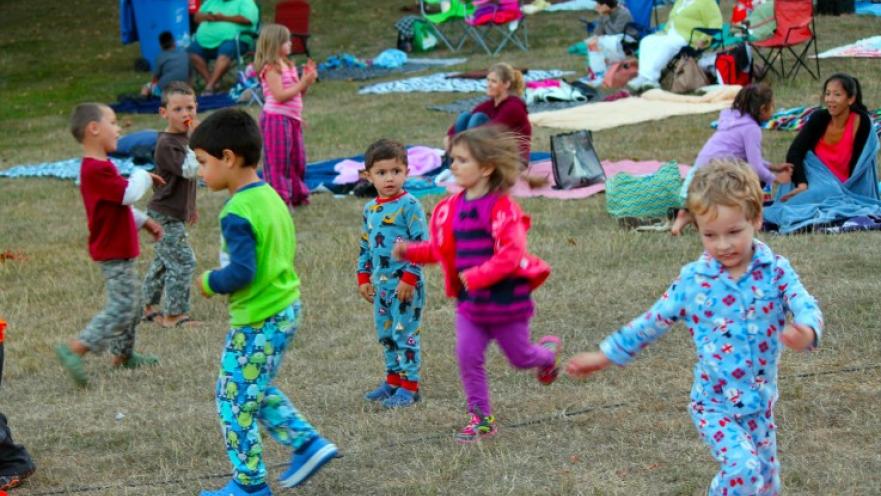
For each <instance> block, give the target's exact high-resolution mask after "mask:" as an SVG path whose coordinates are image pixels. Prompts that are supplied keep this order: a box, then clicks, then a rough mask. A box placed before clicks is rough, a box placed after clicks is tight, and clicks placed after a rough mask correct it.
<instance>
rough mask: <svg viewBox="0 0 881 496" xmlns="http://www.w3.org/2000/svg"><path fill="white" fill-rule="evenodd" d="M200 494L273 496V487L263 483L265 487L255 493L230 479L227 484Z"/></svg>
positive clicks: (215, 495) (201, 495)
mask: <svg viewBox="0 0 881 496" xmlns="http://www.w3.org/2000/svg"><path fill="white" fill-rule="evenodd" d="M199 496H272V489H269V485H268V484H263V488H261V489H260V490H258V491H255V492H253V493H249V492H248V491H245V490H244V489H242V486H240V485H238V483H236V481H234V480H230V481H229V482H228V483H227V484H226V485H225V486H223V487H221V488H220V489H218V490H216V491H204V490H203V491H202V492H200V493H199Z"/></svg>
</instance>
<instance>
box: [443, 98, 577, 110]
mask: <svg viewBox="0 0 881 496" xmlns="http://www.w3.org/2000/svg"><path fill="white" fill-rule="evenodd" d="M485 101H486V96H476V97H474V98H465V99H463V100H456V101H455V102H450V103H442V104H438V105H430V106H429V107H428V109H429V110H437V111H438V112H447V113H450V114H461V113H462V112H470V111H471V109H473V108H474V107H476V106H477V104H479V103H483V102H485ZM578 105H584V102H536V103H532V104H529V105H527V106H526V109H527V111H528V112H529V113H530V114H531V113H534V112H547V111H549V110H561V109H567V108H572V107H577V106H578Z"/></svg>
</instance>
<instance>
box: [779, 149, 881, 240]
mask: <svg viewBox="0 0 881 496" xmlns="http://www.w3.org/2000/svg"><path fill="white" fill-rule="evenodd" d="M878 146H879V142H878V136H877V135H875V133H869V139H868V141H867V142H866V146H865V147H863V151H862V153H861V154H860V158H859V161H858V163H857V165H856V167H854V171H853V173H852V174H851V176H850V178H848V180H847V181H845V182H844V183H842V182H841V181H839V180H838V178H837V177H835V175H834V174H832V172H831V171H830V170H829V168H828V167H826V165H825V164H823V162H821V161H820V159H819V158H817V156H816V155H815V154H814V152H808V154H807V156H806V157H805V162H804V163H805V172H806V174H807V179H808V189H807V190H806V191H803V192H801V193H799V194H797V195H795V196H793V197H792V198H790V199H789V201H787V202H781V201H779V199H780V197H781V196H782V195H784V194H786V193H788V192H789V191H790V190H791V189H792V185H791V184H785V185H781V186H780V187H779V188H778V189H777V196H776V198H775V201H774V203H773V204H772V205H771V206H769V207H766V208H765V213H764V217H765V222H766V223H769V224H773V225H775V226H777V229H778V231H779V232H780V233H781V234H790V233H793V232H796V231H799V230H802V229H806V228H809V227H812V226H815V225H823V224H830V223H835V222H840V221H842V220H846V219H852V218H855V217H860V216H878V215H881V197H879V194H878V172H877V169H876V163H877V158H876V157H877V154H878Z"/></svg>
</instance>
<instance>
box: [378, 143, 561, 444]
mask: <svg viewBox="0 0 881 496" xmlns="http://www.w3.org/2000/svg"><path fill="white" fill-rule="evenodd" d="M451 145H452V148H451V155H452V158H453V164H452V172H453V176H454V177H455V178H456V183H457V184H458V185H459V186H461V187H462V188H463V189H462V191H461V192H459V193H456V194H454V195H451V196H448V197H447V198H444V199H443V200H441V202H440V203H439V204H438V205H437V207H436V208H435V209H434V213H433V214H432V216H431V222H430V225H429V231H430V233H431V240H430V241H425V242H417V243H407V244H404V243H399V244H397V245H396V246H395V248H394V251H393V255H394V256H395V257H396V258H399V259H404V260H408V261H410V262H412V263H418V264H428V263H440V264H441V267H442V268H443V272H444V278H445V280H446V284H445V287H446V294H447V296H449V297H451V298H456V299H457V306H456V354H457V358H458V361H459V374H460V376H461V379H462V386H463V387H464V389H465V396H466V399H467V402H468V413H469V415H470V420H469V422H468V424H467V425H466V426H465V427H464V428H463V429H462V430H461V431H460V432H459V434H458V435H457V436H456V439H457V440H458V441H459V442H460V443H473V442H477V441H480V440H481V439H482V438H485V437H488V436H491V435H493V434H495V433H496V422H495V417H494V416H493V411H492V405H491V404H490V400H489V387H488V384H487V379H486V370H485V369H484V360H485V354H486V348H487V346H489V344H490V342H491V341H495V342H496V343H497V344H498V345H499V348H501V350H502V352H504V354H505V356H506V357H507V358H508V361H509V362H510V363H511V365H513V366H514V367H517V368H519V369H530V368H534V369H536V370H537V376H538V380H539V381H540V382H541V383H543V384H550V383H552V382H553V381H554V380H555V379H556V378H557V372H558V370H557V364H558V357H559V355H560V352H561V349H562V346H561V342H560V339H559V338H557V337H556V336H544V337H542V338H541V339H539V340H538V343H537V344H533V343H532V341H531V339H530V332H529V320H530V319H531V318H532V314H533V312H534V304H533V301H532V296H531V293H532V291H533V290H534V289H535V288H537V287H538V286H540V285H541V284H542V283H543V282H544V280H545V279H547V277H548V275H550V272H551V268H550V267H549V266H548V264H547V263H545V262H544V261H543V260H541V259H539V258H538V257H535V256H533V255H531V254H529V253H528V252H527V251H526V232H527V231H528V230H529V225H530V219H529V216H528V215H526V214H524V213H523V211H522V210H520V206H519V205H517V203H516V202H514V200H513V199H512V198H511V197H510V196H508V194H507V192H508V190H509V189H510V188H511V187H512V186H513V185H514V183H516V182H517V180H518V178H519V177H520V168H521V158H520V151H519V147H518V141H517V138H516V137H514V136H513V135H512V134H511V133H505V132H503V131H501V130H500V129H499V128H497V127H495V126H481V127H478V128H474V129H469V130H467V131H463V132H461V133H459V134H457V135H455V136H453V138H452V142H451Z"/></svg>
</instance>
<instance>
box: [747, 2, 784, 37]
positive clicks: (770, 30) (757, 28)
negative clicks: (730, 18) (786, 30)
mask: <svg viewBox="0 0 881 496" xmlns="http://www.w3.org/2000/svg"><path fill="white" fill-rule="evenodd" d="M747 21H749V35H750V36H749V39H750V41H762V40H767V39H768V38H770V37H771V36H772V35H773V34H774V31H776V30H777V20H776V19H775V18H774V0H766V1H765V3H763V4H761V5H759V6H758V7H756V8H755V9H754V10H753V11H752V12H750V14H749V17H747Z"/></svg>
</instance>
